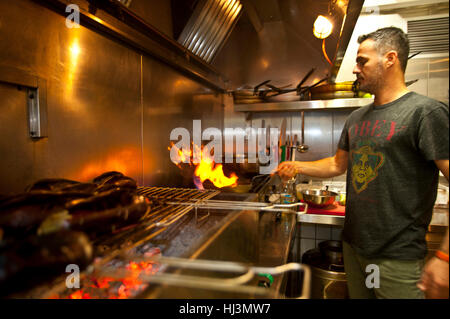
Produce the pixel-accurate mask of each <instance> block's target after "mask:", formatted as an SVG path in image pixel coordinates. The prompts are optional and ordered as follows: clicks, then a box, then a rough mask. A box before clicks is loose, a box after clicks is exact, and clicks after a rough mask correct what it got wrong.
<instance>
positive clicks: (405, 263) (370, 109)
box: [277, 27, 449, 298]
mask: <svg viewBox="0 0 450 319" xmlns="http://www.w3.org/2000/svg"><path fill="white" fill-rule="evenodd" d="M358 43H359V44H360V46H359V49H358V54H357V58H356V66H355V68H354V70H353V73H354V74H356V77H357V81H358V83H359V87H360V90H361V91H365V92H369V93H371V94H373V95H375V99H374V102H373V104H371V105H368V106H365V107H362V108H360V109H358V110H356V111H354V112H353V113H352V114H351V115H350V116H349V118H348V119H347V121H346V123H345V126H344V129H343V131H342V135H341V138H340V141H339V145H338V150H337V152H336V154H335V155H334V156H333V157H329V158H325V159H321V160H318V161H314V162H283V163H281V164H280V165H279V167H278V169H277V173H278V174H279V175H280V176H281V177H282V178H290V177H292V176H294V175H295V174H304V175H309V176H314V177H333V176H337V175H341V174H343V173H345V171H346V170H347V203H346V217H345V224H344V229H343V232H342V239H343V247H344V266H345V270H346V274H347V280H348V288H349V294H350V297H351V298H423V297H424V293H425V295H426V296H429V297H433V298H435V297H438V296H440V297H446V298H448V289H449V288H448V271H449V268H448V230H447V235H446V236H447V237H446V240H445V241H444V243H443V244H442V247H441V250H442V252H441V253H440V254H439V255H438V256H437V257H434V258H432V260H431V261H430V262H429V263H428V264H427V266H426V267H425V271H424V272H423V278H422V279H423V280H422V281H420V280H421V274H422V270H423V268H424V267H423V264H424V257H425V256H426V253H427V247H426V241H425V234H426V231H427V228H428V225H429V223H430V220H431V217H432V210H433V205H434V201H435V199H436V193H437V184H438V174H439V170H440V171H441V172H442V173H443V174H444V176H445V177H446V178H447V180H448V171H449V161H448V158H449V157H448V154H449V111H448V106H446V105H445V104H443V103H440V102H438V101H435V100H433V99H430V98H427V97H425V96H422V95H419V94H416V93H414V92H410V91H408V89H407V88H406V85H405V78H404V73H405V69H406V64H407V61H408V54H409V41H408V39H407V37H406V35H405V34H404V33H403V31H402V30H400V29H398V28H394V27H389V28H383V29H379V30H377V31H375V32H372V33H370V34H367V35H363V36H361V37H359V39H358ZM445 256H447V257H445ZM438 257H439V258H438ZM446 258H447V261H445V259H446ZM370 264H374V265H376V266H378V269H379V274H380V286H379V288H375V289H369V288H368V287H367V286H366V283H365V281H366V276H367V275H368V273H366V267H367V266H368V265H370ZM368 269H373V268H372V267H369V268H368ZM419 282H420V283H419Z"/></svg>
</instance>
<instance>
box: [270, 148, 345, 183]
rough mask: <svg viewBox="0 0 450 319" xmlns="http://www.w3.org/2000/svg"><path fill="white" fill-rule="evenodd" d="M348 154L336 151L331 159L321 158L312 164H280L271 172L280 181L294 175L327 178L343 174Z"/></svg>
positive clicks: (298, 162) (299, 162) (301, 162)
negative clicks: (278, 176)
mask: <svg viewBox="0 0 450 319" xmlns="http://www.w3.org/2000/svg"><path fill="white" fill-rule="evenodd" d="M347 163H348V152H347V151H344V150H341V149H338V150H337V151H336V154H335V155H334V156H332V157H327V158H323V159H320V160H317V161H312V162H303V161H297V162H289V161H287V162H282V163H281V164H280V165H278V167H277V168H276V169H275V170H273V171H272V175H273V174H278V175H280V177H281V178H282V179H285V180H287V179H290V178H292V177H294V176H295V175H296V174H303V175H306V176H312V177H320V178H328V177H334V176H338V175H341V174H344V173H345V171H346V170H347Z"/></svg>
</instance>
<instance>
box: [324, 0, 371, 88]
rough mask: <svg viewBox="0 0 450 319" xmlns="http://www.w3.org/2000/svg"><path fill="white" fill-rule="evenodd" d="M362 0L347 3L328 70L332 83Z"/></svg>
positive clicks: (362, 2)
mask: <svg viewBox="0 0 450 319" xmlns="http://www.w3.org/2000/svg"><path fill="white" fill-rule="evenodd" d="M363 4H364V0H350V1H348V4H347V12H346V15H345V17H344V21H345V22H344V24H343V26H342V29H341V31H340V32H341V36H340V38H339V41H338V44H337V48H336V53H335V58H334V60H333V66H332V68H331V72H330V79H329V82H332V83H334V82H335V80H336V76H337V74H338V72H339V69H340V67H341V64H342V60H343V59H344V55H345V51H346V50H347V46H348V43H349V42H350V38H351V37H352V33H353V29H354V28H355V25H356V21H357V20H358V17H359V14H360V13H361V9H362V6H363Z"/></svg>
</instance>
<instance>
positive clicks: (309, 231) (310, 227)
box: [300, 223, 316, 239]
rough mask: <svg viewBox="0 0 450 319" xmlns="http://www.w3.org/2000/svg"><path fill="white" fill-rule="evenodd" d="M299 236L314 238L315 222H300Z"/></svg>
mask: <svg viewBox="0 0 450 319" xmlns="http://www.w3.org/2000/svg"><path fill="white" fill-rule="evenodd" d="M300 237H301V238H311V239H315V238H316V225H315V224H306V223H301V224H300Z"/></svg>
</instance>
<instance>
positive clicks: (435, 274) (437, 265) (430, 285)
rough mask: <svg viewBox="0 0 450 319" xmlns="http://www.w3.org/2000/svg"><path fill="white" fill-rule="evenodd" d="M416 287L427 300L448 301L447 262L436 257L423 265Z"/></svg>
mask: <svg viewBox="0 0 450 319" xmlns="http://www.w3.org/2000/svg"><path fill="white" fill-rule="evenodd" d="M417 287H419V288H420V290H422V291H423V292H424V293H425V298H427V299H448V297H449V279H448V262H446V261H444V260H441V259H439V258H436V257H433V258H431V259H430V260H429V261H428V262H427V264H426V265H425V268H424V270H423V272H422V278H421V280H420V281H419V283H418V284H417Z"/></svg>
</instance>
